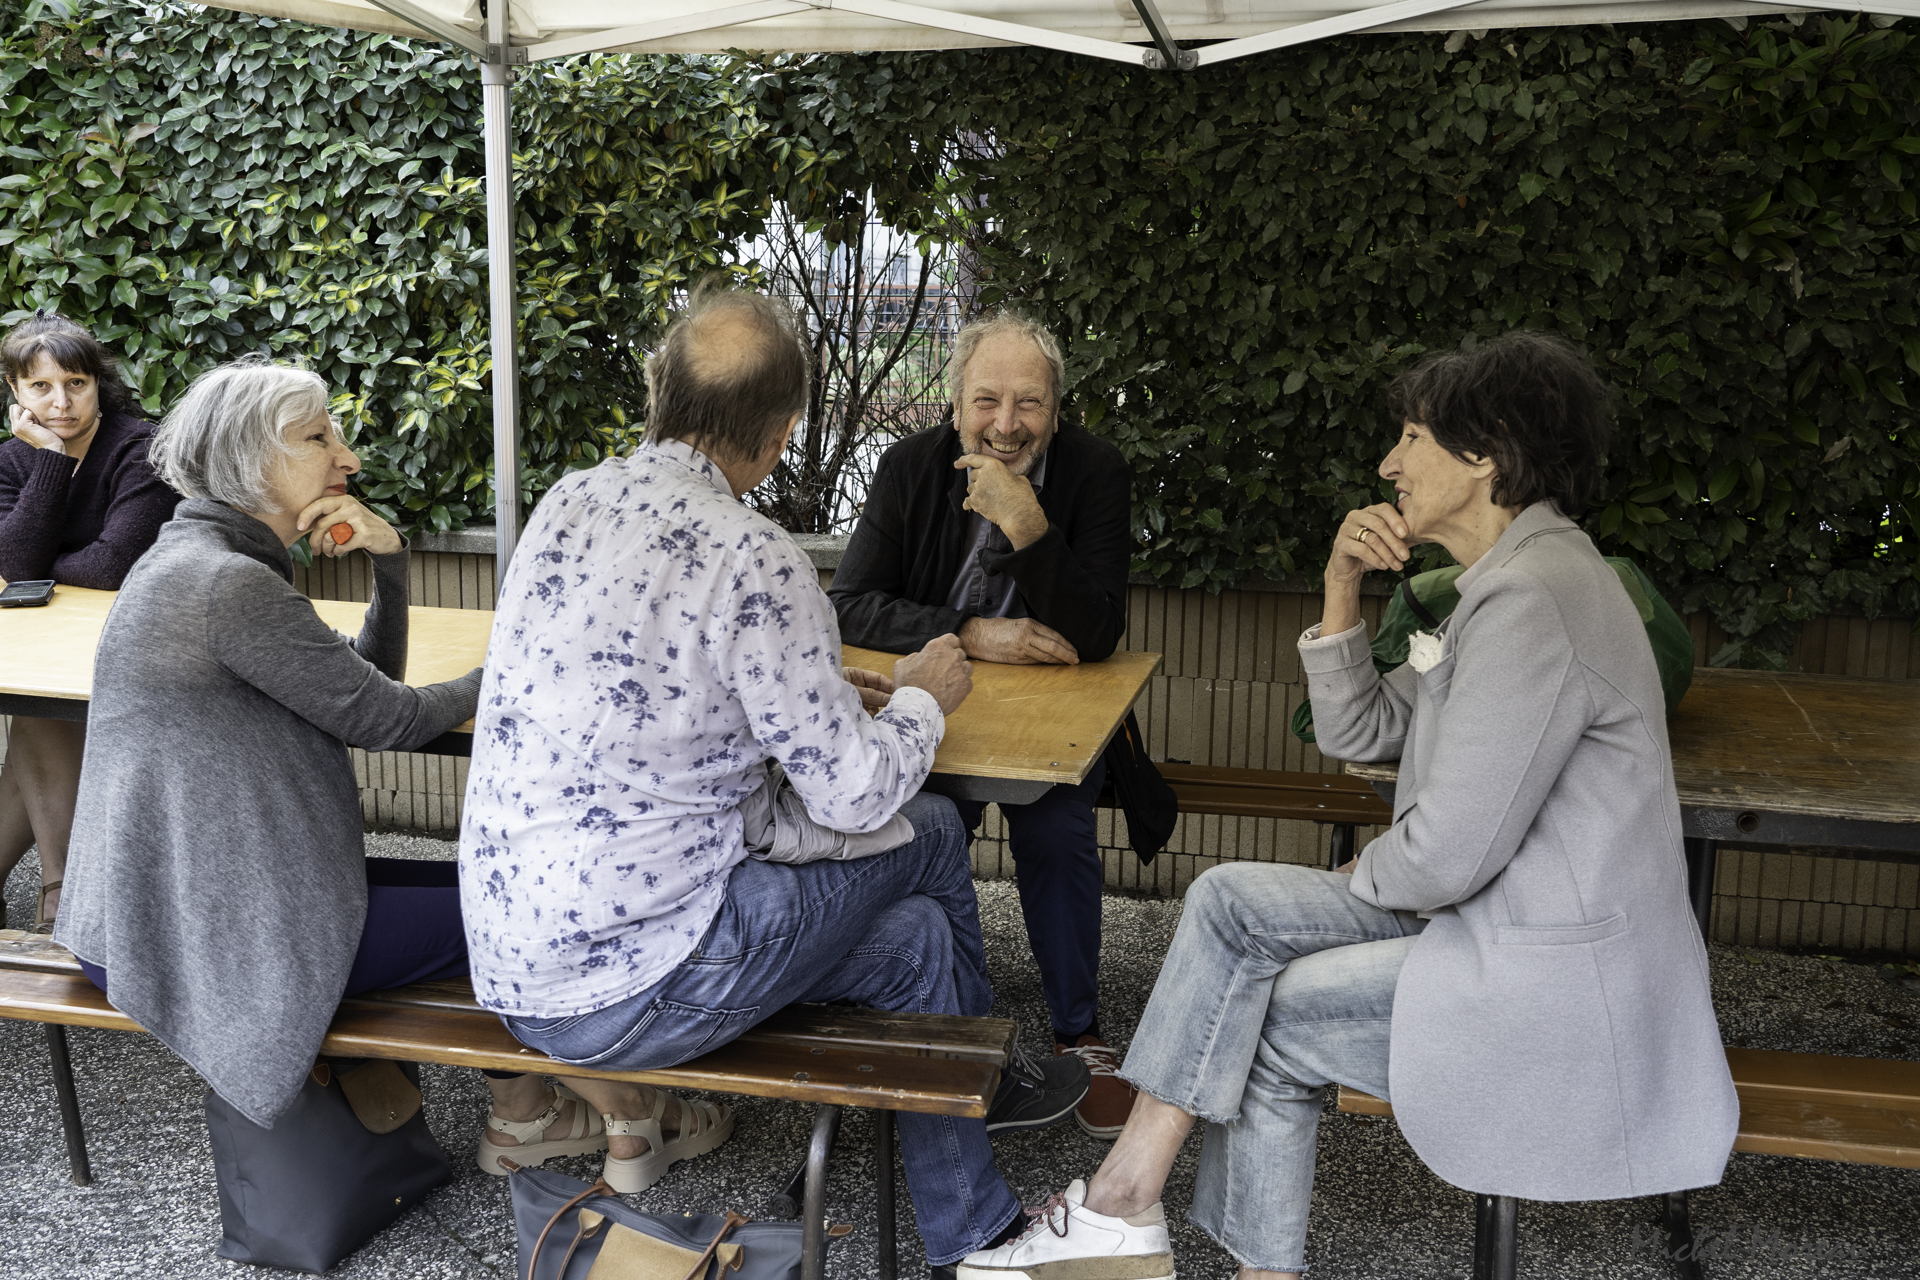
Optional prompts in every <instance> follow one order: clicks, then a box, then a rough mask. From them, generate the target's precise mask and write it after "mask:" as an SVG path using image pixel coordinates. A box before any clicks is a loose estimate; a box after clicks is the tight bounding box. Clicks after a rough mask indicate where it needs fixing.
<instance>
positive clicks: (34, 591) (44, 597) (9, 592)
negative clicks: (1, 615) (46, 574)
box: [0, 578, 53, 609]
mask: <svg viewBox="0 0 1920 1280" xmlns="http://www.w3.org/2000/svg"><path fill="white" fill-rule="evenodd" d="M51 599H53V579H52V578H42V579H37V580H35V581H32V582H9V583H8V584H7V589H6V590H5V591H0V609H20V608H31V607H33V606H35V605H42V604H45V603H46V602H47V601H49V600H51Z"/></svg>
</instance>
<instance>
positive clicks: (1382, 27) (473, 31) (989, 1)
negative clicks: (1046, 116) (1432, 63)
mask: <svg viewBox="0 0 1920 1280" xmlns="http://www.w3.org/2000/svg"><path fill="white" fill-rule="evenodd" d="M215 3H216V5H217V7H219V8H224V9H237V10H240V11H242V12H246V13H258V14H265V15H268V16H272V17H279V18H297V19H299V20H300V21H303V22H318V23H324V24H327V25H331V26H344V27H356V28H359V29H361V30H365V31H387V32H392V33H394V34H396V35H409V36H420V35H428V36H434V37H438V38H440V39H445V40H449V41H450V42H451V43H456V44H462V45H465V46H466V47H467V48H469V49H472V50H474V51H475V52H476V53H484V51H485V46H486V44H487V43H489V41H488V40H487V38H486V33H485V26H486V20H485V18H484V17H483V16H482V14H481V7H480V4H479V0H380V2H379V3H375V0H215ZM1815 7H1817V6H1815ZM1848 7H1849V8H1853V7H1855V6H1848ZM1864 7H1865V8H1867V9H1869V10H1871V11H1875V12H1886V13H1905V14H1913V15H1920V3H1896V4H1891V5H1886V4H1880V5H1876V4H1868V5H1866V6H1864ZM1807 8H1809V6H1807V5H1804V4H1798V5H1795V4H1754V3H1745V2H1743V0H1616V2H1615V3H1591V2H1590V0H1397V2H1396V3H1387V4H1356V3H1342V2H1341V0H512V2H511V3H510V4H509V6H508V9H509V15H508V16H509V22H508V40H509V42H510V43H511V45H512V46H513V47H514V49H515V54H514V55H513V56H512V60H513V61H521V62H524V61H528V60H533V61H538V60H540V59H542V58H558V57H566V56H567V55H569V54H575V53H590V52H597V51H616V52H623V53H716V52H720V51H723V50H726V49H755V50H783V51H790V52H797V53H806V52H830V51H854V50H870V49H966V48H974V47H978V46H986V45H1009V44H1016V45H1017V44H1032V45H1040V46H1042V47H1045V48H1050V49H1061V50H1065V51H1067V52H1070V53H1082V54H1087V55H1090V56H1093V57H1101V58H1111V59H1114V60H1116V61H1121V62H1131V63H1133V64H1135V65H1142V64H1143V63H1145V64H1146V65H1165V63H1163V62H1159V61H1158V60H1156V59H1153V58H1150V57H1147V56H1146V55H1148V54H1149V53H1160V52H1162V51H1161V49H1159V48H1153V47H1152V46H1154V45H1156V44H1158V43H1165V42H1172V43H1175V44H1179V43H1182V42H1194V41H1208V42H1213V43H1210V44H1208V45H1207V46H1205V47H1202V48H1200V49H1195V50H1188V51H1186V52H1189V53H1191V54H1192V55H1194V56H1193V57H1192V58H1191V59H1190V60H1189V59H1181V60H1179V65H1184V66H1206V65H1208V64H1210V63H1214V62H1222V61H1226V60H1227V59H1229V58H1235V57H1244V56H1245V55H1247V54H1251V53H1259V52H1261V51H1263V50H1266V49H1273V48H1279V47H1281V46H1283V45H1289V44H1302V43H1305V42H1307V41H1311V40H1319V39H1324V38H1326V37H1328V36H1336V35H1345V34H1348V33H1350V32H1354V31H1452V30H1461V29H1465V30H1482V29H1486V28H1492V27H1502V28H1504V27H1534V26H1549V25H1560V24H1571V23H1596V22H1655V21H1666V20H1679V19H1692V18H1726V17H1732V18H1745V17H1755V16H1760V15H1765V14H1771V13H1782V12H1795V11H1804V10H1806V9H1807ZM1156 27H1158V28H1159V30H1158V31H1156V30H1155V28H1156ZM456 35H457V36H464V37H465V38H464V39H456V38H455V37H456ZM1143 46H1144V47H1143Z"/></svg>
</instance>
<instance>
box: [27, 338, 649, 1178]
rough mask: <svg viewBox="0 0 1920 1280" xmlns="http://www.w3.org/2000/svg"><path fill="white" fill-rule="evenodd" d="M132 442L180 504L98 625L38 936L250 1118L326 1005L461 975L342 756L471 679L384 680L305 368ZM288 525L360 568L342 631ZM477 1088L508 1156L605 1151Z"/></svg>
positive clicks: (179, 410)
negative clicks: (313, 596) (71, 781)
mask: <svg viewBox="0 0 1920 1280" xmlns="http://www.w3.org/2000/svg"><path fill="white" fill-rule="evenodd" d="M151 456H152V458H153V463H154V466H155V467H156V469H157V470H158V471H159V473H160V475H161V477H162V478H163V479H164V480H166V481H167V483H168V484H170V485H172V486H173V487H174V488H175V489H177V490H179V491H180V492H181V493H182V494H184V495H186V501H184V502H183V503H181V504H180V506H179V508H178V510H177V512H176V514H175V517H174V519H173V520H172V521H171V522H170V523H168V524H167V525H166V526H165V527H164V528H163V529H162V530H161V532H160V537H159V540H158V541H157V542H156V543H155V544H154V547H153V550H152V551H151V552H149V553H148V554H147V555H146V556H145V557H144V558H143V559H142V560H141V561H140V562H139V563H138V564H137V565H136V566H135V567H134V569H133V571H132V572H131V573H130V574H129V575H128V576H127V579H126V582H125V584H124V585H123V586H122V587H121V590H120V596H119V599H118V600H117V601H116V602H115V605H114V608H113V612H112V613H111V614H110V615H109V616H108V619H107V624H106V627H105V629H104V630H103V632H102V633H101V637H100V646H99V650H98V653H97V656H96V659H95V668H94V688H93V701H92V705H91V707H90V711H89V719H90V722H91V724H92V726H93V730H94V731H93V732H92V733H91V734H89V735H88V744H87V751H86V757H85V761H84V764H83V766H82V778H83V786H82V788H81V802H80V805H79V808H78V811H77V812H76V814H75V817H74V826H73V840H72V846H71V849H72V852H71V857H70V860H69V863H68V870H67V890H66V894H67V897H66V906H65V909H64V910H62V911H61V913H60V917H59V923H58V926H57V932H56V937H57V939H58V940H59V941H60V942H62V943H64V944H65V945H66V946H68V947H69V948H71V949H72V951H73V952H74V954H75V955H76V956H78V957H80V959H81V962H82V964H83V966H84V967H85V969H86V972H87V975H88V976H89V977H90V978H92V979H93V981H94V982H95V983H96V984H98V985H99V986H100V988H101V989H102V990H103V991H106V992H107V993H108V995H109V997H110V998H111V999H112V1001H113V1002H114V1004H115V1005H116V1006H117V1007H119V1008H120V1009H121V1010H122V1011H123V1012H125V1013H127V1014H128V1015H130V1016H132V1017H133V1018H134V1019H136V1020H137V1021H138V1022H139V1023H140V1024H141V1025H142V1026H144V1027H146V1028H148V1029H149V1030H150V1031H152V1032H153V1033H154V1034H155V1035H156V1036H158V1037H159V1038H160V1039H161V1040H162V1041H163V1042H165V1043H166V1044H167V1045H168V1046H169V1047H170V1048H172V1049H173V1050H174V1051H175V1052H177V1053H178V1054H180V1056H181V1057H183V1058H184V1059H186V1061H187V1062H188V1063H189V1064H190V1065H192V1066H193V1067H194V1068H195V1069H196V1070H198V1071H199V1072H200V1073H201V1074H202V1075H203V1076H205V1077H206V1078H207V1081H208V1082H209V1083H210V1084H211V1085H212V1086H213V1088H214V1089H215V1090H216V1091H217V1092H218V1093H219V1094H220V1096H221V1097H223V1098H225V1099H226V1100H227V1101H228V1102H230V1103H232V1104H233V1106H234V1107H235V1108H236V1109H237V1110H239V1111H240V1112H241V1113H242V1114H243V1115H245V1116H246V1117H247V1118H249V1119H251V1120H253V1121H255V1122H256V1123H259V1124H262V1125H270V1124H271V1123H272V1122H273V1120H274V1118H275V1117H276V1116H278V1115H279V1114H281V1113H282V1112H283V1111H284V1110H285V1109H286V1108H287V1107H288V1106H289V1105H291V1104H292V1102H293V1100H294V1098H295V1096H296V1095H297V1094H298V1093H299V1090H300V1087H301V1083H302V1081H304V1080H305V1079H306V1077H307V1073H308V1071H309V1069H310V1068H311V1067H312V1066H313V1063H314V1058H315V1055H316V1054H317V1053H318V1052H319V1049H320V1042H321V1040H322V1039H323V1038H324V1037H325V1035H326V1031H327V1026H328V1024H329V1022H331V1021H332V1018H333V1011H334V1008H335V1006H336V1005H338V1004H339V1002H340V1000H341V999H342V998H343V997H345V996H351V995H355V994H358V993H360V992H364V991H371V990H378V989H381V988H385V987H394V986H400V985H403V984H406V983H409V982H419V981H427V980H432V979H438V978H448V977H455V976H459V975H463V974H465V973H466V971H467V956H466V937H465V932H464V930H463V929H462V927H461V920H460V908H459V889H458V884H457V878H456V875H457V870H456V866H455V864H453V863H451V862H445V863H438V862H419V861H412V860H405V859H383V858H368V857H367V856H366V849H365V844H364V840H363V838H362V834H361V818H360V802H359V793H358V788H357V786H356V784H355V781H354V775H353V766H352V764H351V763H350V761H349V759H348V755H347V747H348V746H349V745H353V746H359V747H365V748H367V749H368V750H372V751H405V750H410V749H412V748H416V747H419V746H420V745H422V744H423V743H425V742H427V741H429V740H431V739H433V738H435V737H438V736H439V735H440V734H442V733H444V732H446V731H447V730H448V729H450V728H452V727H453V726H454V725H456V724H459V723H460V722H461V721H463V720H466V719H468V718H469V717H471V716H472V715H473V712H474V707H475V702H476V699H477V696H478V691H479V684H480V671H479V669H478V668H476V669H475V670H474V671H472V672H470V673H469V674H467V675H465V676H463V677H461V678H460V679H458V680H453V681H449V682H447V683H444V684H437V685H429V686H427V687H424V688H414V687H411V686H409V685H407V684H406V683H405V682H404V680H403V678H402V677H403V676H404V674H405V671H406V663H407V547H406V544H405V542H404V541H403V540H402V539H401V537H400V535H399V534H397V533H396V532H394V530H393V528H392V526H390V525H389V524H388V523H387V522H386V521H385V520H382V519H381V518H380V517H379V516H378V515H376V514H375V513H373V512H372V511H370V510H368V509H367V508H366V507H365V506H363V505H362V504H361V503H360V502H359V501H358V500H357V499H355V498H354V497H353V496H352V495H351V494H350V493H349V492H348V482H349V481H350V480H351V478H352V477H353V475H354V473H355V472H357V471H358V470H359V469H360V463H359V459H357V458H356V457H355V456H354V454H353V452H352V450H350V449H349V448H347V446H346V445H345V444H344V443H343V442H342V441H341V439H340V437H339V435H338V434H337V433H336V430H335V427H334V424H333V422H332V420H331V419H330V417H329V416H328V413H327V391H326V385H325V384H324V383H323V382H322V381H321V380H320V379H319V378H318V377H316V376H315V375H314V374H312V373H309V372H306V371H305V370H301V369H296V368H290V367H287V366H284V365H276V364H269V363H265V362H250V361H249V362H239V363H235V364H229V365H226V366H223V367H221V368H219V369H215V370H214V371H212V372H211V373H208V374H205V375H204V376H202V377H201V378H199V379H198V380H197V381H196V382H195V383H194V384H193V386H192V387H191V388H190V389H189V390H188V392H187V394H186V396H185V397H184V398H182V399H181V401H180V402H179V404H178V406H176V407H175V409H174V411H173V412H172V413H171V414H170V415H168V417H167V420H166V421H165V423H164V424H162V426H161V427H160V429H159V431H158V432H157V433H156V434H155V437H154V441H153V447H152V455H151ZM303 537H304V538H308V540H309V541H310V543H311V544H312V547H313V550H314V552H315V554H318V555H323V556H331V557H339V556H346V555H351V554H353V553H354V552H356V551H361V550H364V551H366V552H367V553H368V554H369V555H370V556H371V557H372V559H373V600H372V603H371V604H370V605H369V606H368V609H367V614H366V621H365V623H364V625H363V626H362V627H361V629H360V634H359V635H358V636H357V637H356V638H354V639H352V640H349V639H347V638H346V637H345V636H343V635H341V634H339V633H338V632H336V631H334V630H333V629H332V628H331V627H329V626H327V624H326V623H324V622H322V621H321V620H320V617H319V615H318V614H316V613H315V612H314V609H313V606H312V604H311V602H310V601H309V600H308V599H307V598H306V597H305V596H303V595H301V594H300V593H299V592H298V591H296V590H295V589H294V587H293V582H292V578H293V565H292V560H291V559H290V557H289V555H288V550H289V548H290V547H292V545H293V544H294V543H296V542H298V541H300V540H301V539H302V538H303ZM493 1084H494V1089H495V1093H496V1095H497V1096H498V1097H501V1098H503V1099H504V1100H505V1101H506V1103H507V1105H504V1106H497V1107H496V1111H497V1112H505V1113H506V1114H507V1115H508V1117H509V1121H508V1125H509V1127H507V1128H503V1129H502V1133H504V1134H511V1135H514V1137H515V1138H516V1139H517V1141H518V1142H519V1143H522V1144H525V1145H527V1146H528V1150H527V1151H526V1152H524V1153H522V1154H523V1155H525V1156H527V1157H528V1158H527V1159H525V1160H523V1161H522V1162H523V1163H528V1164H536V1163H539V1161H540V1160H541V1159H544V1158H545V1157H546V1156H548V1155H554V1154H561V1153H562V1152H563V1151H564V1152H565V1153H567V1154H574V1153H584V1152H586V1151H591V1150H595V1149H597V1148H599V1147H602V1146H604V1145H605V1144H606V1138H605V1136H604V1129H603V1126H601V1125H600V1123H599V1117H598V1115H597V1114H594V1113H592V1112H591V1111H590V1110H589V1109H587V1108H584V1107H581V1106H579V1105H578V1104H577V1103H572V1105H571V1110H572V1112H573V1114H572V1115H571V1116H568V1117H566V1118H565V1119H562V1117H561V1116H560V1114H559V1111H560V1107H559V1105H558V1104H557V1103H553V1102H550V1095H549V1093H548V1091H547V1089H546V1087H545V1085H544V1084H543V1083H542V1082H541V1081H540V1080H539V1079H538V1078H537V1077H532V1078H523V1077H511V1076H503V1077H499V1078H496V1079H495V1080H494V1081H493ZM549 1112H551V1113H552V1114H551V1115H549V1114H547V1113H549ZM643 1114H644V1112H643ZM513 1119H517V1120H521V1121H528V1122H530V1123H525V1124H520V1125H518V1126H511V1120H513ZM536 1120H537V1121H543V1122H542V1123H531V1122H534V1121H536ZM493 1145H495V1146H499V1145H501V1143H500V1142H499V1141H498V1140H497V1139H496V1140H495V1141H494V1143H493ZM508 1149H513V1148H508Z"/></svg>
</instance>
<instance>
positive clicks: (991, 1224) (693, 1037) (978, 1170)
mask: <svg viewBox="0 0 1920 1280" xmlns="http://www.w3.org/2000/svg"><path fill="white" fill-rule="evenodd" d="M900 812H901V813H903V814H905V815H906V816H907V820H908V821H909V822H911V823H913V831H914V837H913V840H912V842H911V843H908V844H906V845H903V846H901V847H900V848H898V849H895V850H893V851H892V852H891V853H881V854H875V855H874V856H873V857H871V858H859V859H856V860H854V861H852V862H809V863H806V864H804V865H800V866H788V865H783V864H781V863H777V862H757V861H755V860H753V859H751V858H749V859H748V860H747V861H745V862H743V863H741V864H740V865H739V866H737V867H735V868H734V869H733V870H732V872H730V873H729V874H728V877H727V896H726V899H725V901H724V902H723V903H722V905H721V907H720V914H719V915H717V916H716V917H714V921H713V925H712V927H711V928H709V929H708V930H707V935H706V937H705V938H704V939H702V940H701V943H700V946H699V948H698V949H696V950H695V951H694V953H693V954H692V955H691V956H689V957H687V959H686V960H685V961H684V962H682V963H681V964H680V966H679V967H678V968H676V969H674V970H673V971H671V972H670V973H668V974H667V976H666V977H664V978H662V979H661V980H660V981H659V982H657V983H655V984H654V985H653V986H651V987H649V988H647V989H646V990H645V991H642V992H639V993H638V994H636V995H633V996H630V997H628V998H627V999H625V1000H622V1001H620V1002H619V1003H617V1004H612V1005H609V1006H607V1007H606V1008H604V1009H599V1010H595V1011H594V1012H592V1013H583V1014H577V1015H575V1016H572V1017H566V1018H514V1017H505V1016H503V1017H502V1019H501V1021H503V1022H505V1023H506V1024H507V1029H508V1030H509V1031H511V1032H513V1034H514V1037H515V1038H516V1039H518V1040H519V1041H520V1042H521V1043H522V1044H525V1045H530V1046H532V1047H533V1048H535V1049H540V1050H543V1051H544V1052H546V1053H548V1054H550V1055H552V1056H553V1057H554V1058H556V1059H558V1060H559V1061H561V1062H571V1063H574V1064H576V1065H579V1066H587V1067H600V1068H603V1069H606V1070H612V1071H649V1070H657V1069H660V1068H663V1067H673V1066H678V1065H679V1064H680V1063H682V1062H685V1061H687V1060H688V1059H690V1058H697V1057H699V1056H700V1055H701V1054H703V1053H705V1052H707V1051H708V1050H710V1049H717V1048H719V1047H720V1046H721V1045H723V1044H726V1043H727V1042H728V1041H730V1040H732V1039H734V1038H735V1037H737V1036H739V1035H740V1034H741V1033H742V1032H744V1031H746V1030H748V1029H749V1028H751V1027H752V1026H753V1025H754V1024H755V1023H758V1022H761V1021H763V1020H764V1019H766V1018H769V1017H771V1016H772V1015H774V1014H776V1013H778V1012H780V1010H782V1009H784V1008H786V1007H787V1006H788V1005H790V1004H793V1003H794V1002H795V1001H799V1000H851V1001H853V1002H854V1003H856V1004H862V1005H868V1006H871V1007H873V1008H876V1009H896V1010H911V1011H913V1012H915V1013H949V1014H964V1015H966V1016H968V1017H976V1018H978V1017H984V1016H986V1014H987V1012H988V1011H989V1010H990V1009H992V1007H993V988H992V987H991V986H990V985H989V984H988V982H987V956H986V950H985V947H984V946H983V945H982V942H981V939H980V904H979V902H978V900H977V899H976V898H975V897H974V894H973V871H972V868H971V866H970V864H969V862H968V859H967V831H966V828H965V827H963V826H961V825H960V818H959V815H957V814H956V813H955V812H954V809H953V802H952V801H951V800H948V799H946V798H945V797H944V796H935V795H928V794H926V793H924V792H923V793H921V794H920V795H917V796H915V797H914V798H913V799H911V800H909V801H907V803H906V804H905V805H903V806H901V809H900ZM898 1114H899V1124H900V1160H901V1163H902V1164H904V1165H905V1166H906V1171H907V1189H908V1190H909V1191H910V1192H912V1194H913V1209H914V1215H915V1218H916V1219H917V1221H918V1222H919V1224H920V1237H921V1239H922V1240H923V1241H925V1242H926V1246H927V1261H929V1262H931V1263H935V1264H940V1263H947V1262H952V1261H955V1260H956V1259H959V1258H963V1257H965V1256H966V1255H967V1254H969V1253H972V1252H973V1251H974V1250H976V1249H979V1248H981V1247H983V1246H984V1245H985V1244H986V1243H987V1241H989V1240H991V1239H993V1237H994V1236H996V1235H998V1234H999V1233H1000V1231H1001V1230H1003V1229H1004V1228H1005V1227H1006V1226H1007V1225H1008V1224H1009V1223H1011V1222H1012V1221H1013V1219H1014V1218H1015V1217H1016V1216H1017V1215H1018V1214H1019V1212H1020V1201H1019V1200H1018V1199H1017V1198H1016V1197H1015V1196H1014V1194H1013V1190H1012V1188H1010V1187H1009V1186H1007V1183H1006V1179H1004V1178H1002V1177H1001V1176H1000V1171H999V1170H998V1169H996V1168H995V1167H994V1163H993V1149H992V1147H991V1146H989V1145H988V1141H987V1125H986V1121H984V1120H962V1119H958V1118H956V1117H953V1116H933V1115H924V1114H921V1113H918V1112H913V1111H902V1112H900V1113H898Z"/></svg>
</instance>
